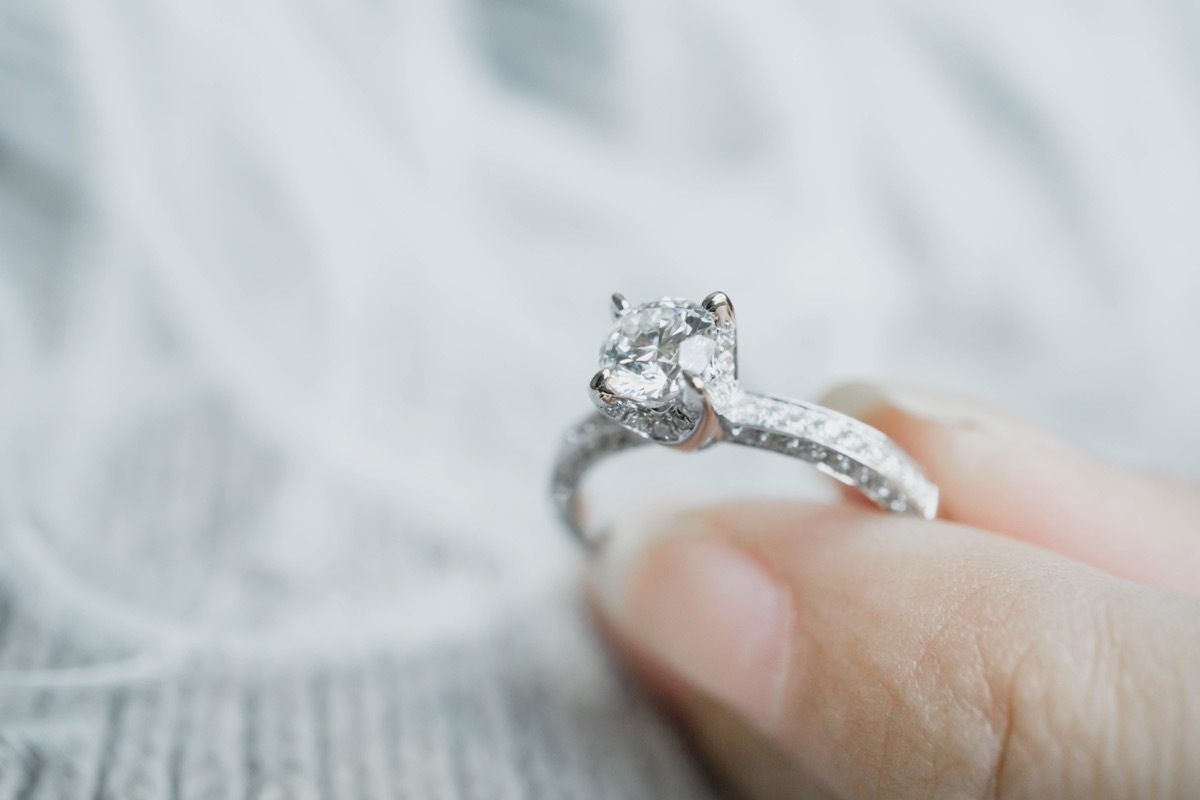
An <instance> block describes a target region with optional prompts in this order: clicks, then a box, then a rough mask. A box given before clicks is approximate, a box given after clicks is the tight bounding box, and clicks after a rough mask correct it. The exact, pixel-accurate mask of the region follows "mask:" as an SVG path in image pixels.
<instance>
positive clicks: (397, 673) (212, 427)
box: [0, 0, 1200, 798]
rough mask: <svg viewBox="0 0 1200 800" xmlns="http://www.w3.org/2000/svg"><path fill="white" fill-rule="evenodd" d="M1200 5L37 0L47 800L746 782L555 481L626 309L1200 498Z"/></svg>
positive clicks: (11, 118)
mask: <svg viewBox="0 0 1200 800" xmlns="http://www.w3.org/2000/svg"><path fill="white" fill-rule="evenodd" d="M1198 13H1200V12H1197V11H1196V10H1194V9H1192V8H1191V7H1190V6H1188V5H1186V4H1180V3H1167V2H1162V3H1135V2H1101V3H1095V2H1093V3H1087V4H1078V3H1066V2H1056V3H1032V2H1029V3H1026V2H1017V3H1004V4H992V5H990V6H986V7H981V6H978V5H970V4H963V3H954V2H948V1H947V2H927V1H923V0H910V1H909V2H901V3H898V4H890V5H887V6H876V5H872V4H861V3H820V2H809V1H808V0H795V1H794V2H782V1H781V0H749V1H748V2H738V3H721V2H713V1H712V0H699V1H698V2H677V1H675V0H615V1H614V2H598V1H597V0H536V1H535V0H464V2H462V3H456V4H450V3H439V2H432V1H429V2H411V3H394V4H379V3H358V4H353V5H347V4H344V3H333V2H326V1H324V0H308V2H305V3H301V4H293V5H289V4H282V3H272V2H261V3H237V2H210V3H181V4H180V3H171V4H161V3H150V2H141V1H139V0H105V2H70V1H69V0H63V1H62V2H55V3H43V2H40V1H38V0H16V1H15V2H10V3H8V4H7V5H6V6H5V7H4V8H3V9H0V435H2V436H3V447H2V448H0V454H2V455H0V514H2V517H0V578H2V592H3V595H2V596H3V603H2V604H0V609H2V613H0V797H5V798H7V797H13V798H17V797H20V798H29V797H39V798H40V797H75V796H112V797H132V796H146V797H161V796H167V795H177V796H187V797H226V796H233V795H234V794H235V793H244V794H246V795H247V796H258V795H272V796H274V795H280V796H283V795H287V796H301V797H306V796H331V797H349V796H373V795H378V796H400V797H413V798H439V797H445V798H467V797H487V798H505V797H513V798H516V797H522V798H524V797H546V798H561V797H567V796H572V797H588V798H590V797H614V798H616V797H619V798H639V797H645V798H659V797H683V796H702V794H703V793H704V791H705V790H704V789H702V788H701V786H702V780H701V778H700V776H699V775H698V774H697V773H696V772H695V771H694V770H693V768H691V767H690V766H688V760H687V758H686V757H685V756H684V755H683V753H682V751H681V749H680V745H679V743H678V742H676V741H675V740H674V739H673V738H672V737H671V735H670V734H669V733H668V732H667V731H666V728H665V726H664V725H663V723H662V722H661V721H660V720H658V719H657V717H655V716H654V715H653V713H652V712H651V711H650V710H649V709H648V708H646V707H645V704H644V702H643V701H642V699H641V698H639V697H638V696H637V694H636V693H635V692H633V691H632V690H631V689H630V688H629V687H627V686H625V685H624V684H623V683H622V679H621V678H620V677H619V676H617V675H615V674H614V673H613V672H612V670H611V667H610V666H609V665H608V663H607V662H606V661H605V660H604V657H603V656H602V654H601V651H600V649H599V647H598V646H597V645H596V643H595V642H594V640H593V639H592V638H591V636H590V634H589V633H588V632H587V628H586V622H585V620H584V619H583V617H582V614H580V613H579V602H578V598H577V596H576V593H575V591H574V589H573V586H574V578H575V573H576V571H577V570H578V565H579V561H580V556H579V553H578V552H577V551H576V549H575V548H574V546H573V544H572V543H571V542H570V541H568V539H567V538H566V537H565V536H564V535H563V533H562V532H561V531H560V530H559V529H558V527H557V526H556V524H555V522H554V520H553V519H552V516H551V514H550V510H549V505H548V502H547V499H546V497H545V491H546V479H547V470H548V466H549V461H550V458H551V456H552V454H553V452H554V448H555V446H556V442H557V436H558V432H559V431H560V430H561V429H562V428H563V427H564V426H565V425H567V424H568V423H569V422H570V421H572V420H574V419H575V418H576V417H577V416H579V415H580V414H583V413H585V412H586V410H587V400H586V395H585V392H584V386H585V385H586V381H587V379H588V378H589V377H590V375H591V372H592V370H593V369H594V366H595V356H596V347H597V346H598V344H599V342H600V340H601V338H602V334H603V332H604V330H605V328H606V326H607V324H608V322H607V320H608V316H607V310H606V303H607V298H608V295H609V293H611V292H612V291H613V290H621V291H623V292H625V293H626V294H627V295H629V297H630V298H631V299H634V300H635V301H638V300H644V299H651V298H654V297H658V296H661V295H664V294H671V295H683V296H688V297H693V298H699V297H702V296H703V295H705V294H706V293H708V292H709V291H711V290H713V289H718V288H719V289H721V290H724V291H726V292H727V293H728V294H729V295H730V296H731V297H732V298H733V299H734V301H735V303H736V304H737V307H738V312H739V319H740V322H741V337H742V338H741V358H742V375H743V379H744V380H745V382H746V384H747V385H750V386H753V387H754V388H756V389H762V390H766V391H772V392H776V393H780V394H786V395H793V396H797V397H808V396H812V395H814V394H815V393H817V392H818V391H820V390H821V389H822V388H824V387H825V386H827V385H828V384H830V383H831V382H834V381H837V380H840V379H846V378H862V377H873V378H880V379H899V380H904V381H908V382H921V383H929V384H933V385H941V386H945V387H948V388H954V389H958V390H963V391H969V392H972V393H975V394H979V395H983V396H985V397H988V398H991V399H993V400H995V401H997V402H1000V403H1004V404H1007V405H1010V406H1013V407H1015V408H1017V409H1018V410H1020V411H1022V412H1024V413H1026V414H1029V415H1031V416H1033V417H1034V418H1035V419H1038V420H1040V421H1042V422H1044V423H1046V424H1049V425H1052V426H1054V427H1057V428H1058V429H1060V430H1062V431H1064V432H1065V433H1067V434H1069V435H1072V436H1074V437H1076V438H1078V439H1080V440H1082V441H1084V442H1085V443H1087V444H1088V445H1090V446H1091V447H1093V448H1095V449H1097V450H1099V451H1100V452H1102V453H1104V454H1106V455H1108V456H1110V457H1112V458H1116V459H1120V460H1124V461H1127V462H1131V463H1135V464H1139V465H1144V466H1149V467H1156V468H1166V469H1172V470H1177V471H1181V472H1185V473H1186V472H1191V473H1195V472H1197V471H1198V466H1200V462H1198V461H1197V457H1196V453H1197V451H1198V450H1200V424H1198V423H1197V415H1196V411H1195V408H1196V400H1197V397H1198V396H1200V371H1198V370H1197V369H1196V368H1195V363H1196V350H1197V345H1198V344H1200V314H1198V313H1197V309H1200V280H1198V279H1197V278H1196V264H1197V263H1200V226H1198V225H1197V224H1196V220H1198V219H1200V149H1198V148H1197V147H1196V142H1198V141H1200V116H1198V113H1200V105H1198V104H1197V102H1196V97H1197V96H1198V93H1197V86H1198V83H1200V61H1197V55H1196V53H1197V52H1198V51H1197V48H1196V46H1195V43H1196V42H1197V41H1200V16H1198ZM659 455H662V454H659ZM662 457H663V458H664V459H666V460H664V461H653V462H647V464H650V466H649V467H644V468H643V470H642V472H641V473H639V474H641V475H642V476H643V477H647V478H648V479H652V480H656V481H660V482H661V483H662V485H663V486H666V487H668V489H666V491H668V492H676V491H678V492H680V493H681V494H688V493H691V494H694V493H695V492H696V486H697V485H707V486H712V485H715V482H719V481H721V480H723V478H724V477H725V476H726V475H728V474H729V472H730V470H729V469H728V463H729V462H725V461H720V460H719V459H714V460H712V463H711V464H706V465H701V466H699V467H696V468H695V471H693V468H692V466H691V465H688V468H687V469H685V470H683V472H684V473H685V474H684V476H683V477H679V478H675V479H674V481H673V480H672V477H671V475H670V473H671V472H672V468H674V467H676V466H678V465H679V462H677V461H675V460H673V459H670V458H668V457H667V456H666V455H662ZM742 465H743V462H740V461H739V462H738V469H737V472H738V474H739V475H740V482H739V486H740V487H743V488H744V487H751V488H752V487H754V486H756V485H759V482H760V481H762V482H764V483H763V484H762V485H765V486H767V487H770V489H769V490H770V491H776V490H777V489H778V488H779V487H781V486H782V487H785V488H786V487H787V486H788V485H789V484H790V482H791V480H792V478H794V477H796V474H797V473H796V472H795V468H794V467H792V466H791V465H789V464H780V463H776V460H774V459H771V458H770V457H768V456H765V455H756V456H753V457H750V458H748V459H746V460H745V461H744V468H743V466H742ZM705 466H707V471H706V470H705V468H704V467H705ZM618 471H619V470H618ZM612 477H613V478H614V481H615V483H617V484H618V485H620V480H621V478H622V476H621V475H619V474H618V475H615V476H612ZM624 477H626V478H629V477H630V476H624ZM697 478H699V480H697ZM706 482H707V483H706ZM797 485H801V481H797ZM804 485H807V484H804ZM624 489H625V490H626V491H625V492H624V493H623V494H624V495H625V496H624V497H623V498H622V499H623V501H627V502H628V503H634V502H639V501H641V502H644V501H645V497H644V496H642V495H644V494H645V493H644V492H638V491H637V490H636V489H632V488H631V484H630V483H628V482H627V483H626V484H624ZM797 491H799V490H797ZM620 494H621V493H620V492H619V493H618V496H619V495H620Z"/></svg>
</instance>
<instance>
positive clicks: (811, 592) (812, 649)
mask: <svg viewBox="0 0 1200 800" xmlns="http://www.w3.org/2000/svg"><path fill="white" fill-rule="evenodd" d="M648 534H650V535H648ZM598 570H599V571H598V573H597V576H596V580H597V590H598V599H599V605H600V609H601V613H602V614H604V615H605V617H606V621H607V623H608V624H609V625H610V626H611V627H612V628H613V630H614V631H615V632H616V635H617V636H619V637H622V638H624V639H625V640H626V641H627V642H628V643H629V644H630V645H631V646H632V648H636V649H637V650H638V651H639V652H641V653H643V654H646V655H647V656H648V657H649V658H650V659H652V660H654V661H655V662H657V664H658V665H659V666H661V667H662V668H663V669H665V670H667V671H669V672H671V673H673V674H675V675H677V676H678V677H679V678H680V679H682V680H683V681H684V682H686V683H687V684H690V685H691V686H692V687H694V688H695V689H696V690H698V691H699V692H701V693H703V694H704V695H707V696H709V697H711V698H713V699H714V700H716V701H718V702H720V703H721V704H723V705H725V706H726V707H728V708H729V709H731V710H732V711H733V712H734V713H735V714H737V715H739V716H740V717H742V718H743V719H744V720H746V721H747V723H748V724H749V725H751V726H752V727H753V728H756V729H757V730H758V731H759V733H760V734H762V735H763V736H765V738H766V739H767V740H768V741H770V742H771V743H772V744H773V745H774V746H775V747H777V748H778V749H780V750H782V751H783V752H784V753H786V754H787V755H789V756H790V757H792V758H794V759H796V760H797V761H798V762H799V766H800V768H801V769H802V770H803V771H804V772H805V773H806V774H808V775H811V776H812V777H814V778H815V779H817V780H818V781H820V782H821V783H823V784H824V785H825V786H827V787H828V788H829V789H831V790H832V791H833V792H834V793H835V794H837V795H839V796H842V797H853V798H869V797H929V796H937V797H992V796H996V797H1016V796H1047V797H1051V796H1052V797H1123V796H1137V797H1150V796H1183V795H1185V794H1187V795H1190V794H1192V793H1194V792H1195V791H1196V790H1197V789H1200V765H1198V763H1197V762H1196V760H1195V759H1192V758H1190V757H1189V756H1188V754H1194V753H1196V752H1200V679H1198V678H1197V676H1196V674H1195V665H1196V664H1197V663H1200V605H1197V604H1196V603H1195V601H1192V600H1188V599H1186V598H1183V597H1180V596H1177V595H1174V594H1170V593H1167V592H1161V591H1158V590H1154V589H1149V588H1146V587H1142V586H1139V585H1137V584H1132V583H1127V582H1123V581H1119V580H1117V579H1114V578H1111V577H1109V576H1107V575H1105V574H1104V573H1101V572H1099V571H1097V570H1094V569H1092V568H1090V567H1086V566H1083V565H1080V564H1077V563H1075V562H1072V561H1069V560H1067V559H1064V558H1062V557H1060V556H1057V555H1054V554H1052V553H1050V552H1048V551H1045V550H1041V549H1038V548H1036V547H1033V546H1031V545H1028V544H1025V543H1022V542H1019V541H1015V540H1012V539H1008V538H1006V537H1002V536H998V535H993V534H989V533H985V532H983V531H979V530H975V529H973V528H968V527H963V526H957V525H950V524H946V523H940V522H926V521H922V520H916V519H912V518H901V517H888V516H883V515H880V514H878V513H875V512H872V511H867V510H863V509H857V508H852V507H840V508H839V507H813V506H807V505H801V504H766V505H764V504H755V505H753V506H750V505H747V506H740V507H737V506H735V507H730V508H723V509H712V510H708V511H704V512H696V513H692V514H688V515H685V516H682V517H678V518H674V519H671V520H668V521H665V522H661V523H660V524H659V525H658V526H656V529H655V530H653V531H644V532H642V533H641V534H640V535H639V534H637V533H631V534H626V535H623V536H619V537H618V538H617V539H616V541H615V542H614V546H613V547H612V548H611V549H610V551H609V552H608V553H606V554H605V555H604V556H602V559H601V561H600V564H599V566H598ZM705 718H706V717H698V718H697V719H698V720H703V719H705ZM699 738H701V739H703V738H704V737H703V736H701V737H699Z"/></svg>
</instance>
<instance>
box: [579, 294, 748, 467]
mask: <svg viewBox="0 0 1200 800" xmlns="http://www.w3.org/2000/svg"><path fill="white" fill-rule="evenodd" d="M710 298H711V296H710ZM711 299H713V300H714V307H715V308H717V309H718V310H719V311H720V314H715V313H713V312H712V311H710V310H709V309H708V308H706V307H704V306H702V305H701V304H700V303H696V302H690V301H687V300H682V299H678V298H670V297H665V298H662V299H661V300H657V301H654V302H650V303H644V304H642V305H637V306H631V305H630V304H629V303H628V301H626V300H625V298H623V297H620V296H619V295H617V296H614V298H613V310H614V313H616V314H617V317H618V318H617V321H616V323H615V324H614V325H613V327H612V329H611V331H610V332H609V335H608V337H607V338H606V340H605V342H604V344H603V345H602V346H601V350H600V368H601V369H600V371H599V372H597V373H596V374H595V375H594V376H593V377H592V380H591V383H590V385H589V393H590V395H591V399H592V402H593V403H594V404H595V405H596V407H597V408H598V409H599V410H600V412H601V413H602V414H604V415H605V416H607V417H609V418H610V419H612V420H613V421H614V422H617V423H619V424H620V425H621V426H622V427H624V428H626V429H628V430H630V431H632V432H634V433H636V434H638V435H639V436H642V437H644V438H646V439H649V440H651V441H653V442H656V443H658V444H663V445H669V446H672V447H682V448H684V449H696V448H699V447H704V446H706V445H708V444H711V443H713V442H714V441H716V440H717V438H718V437H719V436H720V434H721V426H720V415H721V414H722V413H724V412H723V409H725V408H727V407H728V405H729V404H730V403H731V402H732V401H733V399H734V397H735V396H736V393H737V381H736V378H737V376H736V368H737V364H736V359H735V357H734V346H735V340H734V330H733V327H732V325H730V324H728V323H729V322H730V321H731V317H729V316H728V314H727V313H726V312H727V311H728V310H730V309H731V304H730V303H729V302H728V298H726V297H724V295H722V296H721V297H719V298H711ZM720 320H725V323H724V324H723V323H722V322H721V321H720Z"/></svg>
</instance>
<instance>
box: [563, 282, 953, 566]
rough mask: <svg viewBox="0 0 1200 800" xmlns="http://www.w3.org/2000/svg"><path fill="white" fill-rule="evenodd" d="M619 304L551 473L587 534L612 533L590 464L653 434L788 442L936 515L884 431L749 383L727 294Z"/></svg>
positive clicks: (676, 439) (574, 526)
mask: <svg viewBox="0 0 1200 800" xmlns="http://www.w3.org/2000/svg"><path fill="white" fill-rule="evenodd" d="M613 306H614V313H615V315H616V316H617V326H616V328H615V329H614V331H613V333H612V334H611V335H610V337H609V339H608V340H607V341H606V345H605V348H604V349H603V350H602V351H601V364H602V369H601V371H600V372H598V373H597V374H596V376H595V377H594V378H593V379H592V383H591V390H592V399H593V402H595V404H596V405H597V407H598V409H599V410H598V411H597V412H596V413H593V414H592V415H590V416H589V417H588V418H586V419H584V420H583V421H581V422H580V423H579V424H577V425H575V426H573V427H572V428H570V429H569V430H568V431H567V433H566V436H565V439H564V442H563V445H562V448H561V450H560V451H559V455H558V458H557V460H556V462H555V466H554V472H553V480H552V494H553V499H554V504H555V507H556V509H557V511H558V514H559V516H560V517H561V518H562V520H563V522H564V523H565V524H566V525H567V527H568V528H569V529H570V530H571V531H572V532H573V533H574V534H575V535H576V536H577V537H578V538H579V539H580V541H581V542H583V543H584V544H585V545H587V546H589V547H596V546H598V545H600V544H602V543H603V541H604V539H605V534H604V533H603V532H598V531H590V530H589V529H588V527H587V525H586V521H585V520H584V518H583V517H584V515H583V509H582V503H581V501H580V485H581V483H582V481H583V478H584V475H585V474H586V473H587V472H588V470H589V469H590V468H591V467H592V466H594V465H595V464H596V463H598V462H599V461H601V460H603V459H605V458H606V457H608V456H611V455H615V454H617V453H620V452H622V451H625V450H629V449H633V448H636V447H640V446H643V445H647V444H653V443H658V444H663V445H666V446H670V447H674V448H678V449H684V450H695V449H700V448H704V447H708V446H710V445H713V444H716V443H718V442H729V443H731V444H739V445H744V446H748V447H756V448H759V449H762V450H769V451H772V452H776V453H782V454H784V455H787V456H791V457H793V458H798V459H800V460H802V461H805V462H808V463H809V464H812V465H813V466H814V467H816V468H817V469H818V470H820V471H821V472H823V473H824V474H826V475H828V476H830V477H832V478H834V479H836V480H837V481H839V482H841V483H843V484H846V485H848V486H850V487H852V488H854V489H857V490H858V491H859V492H861V493H862V494H863V495H864V496H865V497H867V498H868V499H869V500H870V501H871V502H873V503H874V504H875V505H876V506H878V507H879V508H881V509H883V510H885V511H888V512H892V513H897V514H911V515H916V516H919V517H923V518H925V519H933V518H934V517H935V516H937V505H938V489H937V486H936V485H934V484H933V483H932V482H931V481H930V480H929V479H928V478H926V477H925V474H924V472H923V471H922V470H921V467H920V466H919V465H918V464H917V463H916V462H915V461H914V460H913V458H912V457H911V456H910V455H908V453H906V452H905V451H904V450H903V449H901V448H900V446H899V445H897V444H896V443H895V442H893V441H892V440H891V439H889V438H888V437H887V436H886V435H884V434H883V433H881V432H880V431H878V430H876V429H875V428H872V427H871V426H870V425H867V424H865V423H863V422H861V421H859V420H857V419H854V418H853V417H849V416H846V415H845V414H841V413H838V412H836V411H832V410H830V409H827V408H822V407H821V406H818V405H813V404H810V403H803V402H799V401H796V400H785V399H782V398H777V397H772V396H769V395H764V394H757V393H754V392H747V391H742V390H740V389H739V388H738V386H737V374H736V372H737V364H736V330H735V324H734V318H733V308H732V303H730V302H729V299H728V297H726V296H725V295H724V294H722V293H720V292H715V293H713V294H712V295H709V296H708V298H706V299H705V301H704V302H703V303H702V304H691V303H688V302H687V301H682V300H675V299H671V298H667V299H664V300H661V301H658V302H656V303H648V304H646V305H643V306H639V307H637V308H631V307H630V306H629V304H628V303H627V302H626V301H625V300H624V298H622V297H621V296H620V295H614V297H613ZM697 339H699V340H701V341H700V342H699V343H698V344H697V343H696V340H697ZM605 365H607V366H605Z"/></svg>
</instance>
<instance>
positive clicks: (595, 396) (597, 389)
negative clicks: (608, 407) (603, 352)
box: [588, 367, 617, 407]
mask: <svg viewBox="0 0 1200 800" xmlns="http://www.w3.org/2000/svg"><path fill="white" fill-rule="evenodd" d="M611 374H612V370H611V369H609V368H608V367H605V368H604V369H602V370H600V371H598V372H597V373H596V374H595V375H593V376H592V379H591V380H590V381H589V382H588V392H589V393H590V394H591V396H592V402H593V403H595V404H596V405H597V406H598V407H603V405H602V404H607V403H611V402H612V401H613V400H615V399H616V398H617V395H616V393H615V392H613V391H612V389H610V388H608V378H609V376H610V375H611Z"/></svg>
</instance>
